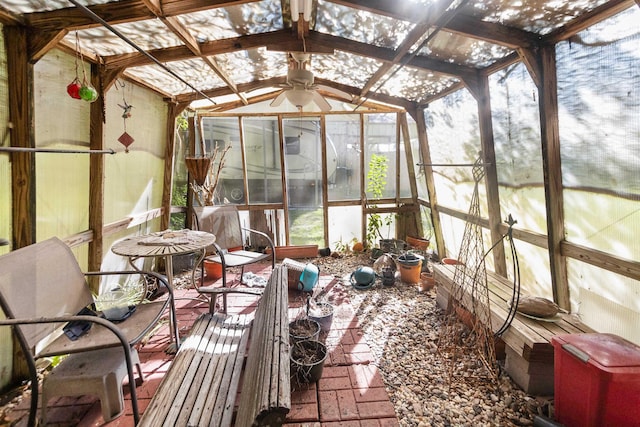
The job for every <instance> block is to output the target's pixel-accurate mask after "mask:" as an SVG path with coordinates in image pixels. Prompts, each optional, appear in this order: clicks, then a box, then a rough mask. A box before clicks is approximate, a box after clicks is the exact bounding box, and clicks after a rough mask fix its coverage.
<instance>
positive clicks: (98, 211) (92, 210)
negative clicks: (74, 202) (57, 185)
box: [87, 64, 105, 293]
mask: <svg viewBox="0 0 640 427" xmlns="http://www.w3.org/2000/svg"><path fill="white" fill-rule="evenodd" d="M91 84H92V85H93V87H95V88H98V93H99V94H100V96H99V97H98V99H97V100H96V101H95V102H93V103H92V104H91V105H90V107H89V147H90V148H91V149H92V150H102V149H103V148H104V120H105V117H104V115H103V112H104V102H105V99H104V97H105V91H104V82H103V80H102V74H101V73H100V71H99V66H98V65H95V64H92V65H91ZM103 226H104V156H103V155H101V154H90V155H89V229H90V230H92V231H93V239H92V240H91V242H89V259H88V261H87V265H88V269H89V271H100V267H101V265H102V254H103V248H102V244H103V238H102V237H103V236H102V232H103ZM89 286H90V287H91V289H92V290H93V291H94V292H96V293H97V292H98V290H99V289H98V286H99V281H98V280H97V279H96V280H91V281H90V282H89Z"/></svg>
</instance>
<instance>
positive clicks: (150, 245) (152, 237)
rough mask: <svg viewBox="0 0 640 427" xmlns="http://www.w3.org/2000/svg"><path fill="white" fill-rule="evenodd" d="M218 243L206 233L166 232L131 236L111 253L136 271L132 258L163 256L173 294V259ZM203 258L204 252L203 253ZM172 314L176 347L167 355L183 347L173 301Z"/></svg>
mask: <svg viewBox="0 0 640 427" xmlns="http://www.w3.org/2000/svg"><path fill="white" fill-rule="evenodd" d="M215 241H216V236H215V235H213V234H211V233H207V232H205V231H194V230H180V231H171V230H165V231H160V232H157V233H151V234H146V235H142V236H134V237H129V238H126V239H124V240H121V241H119V242H116V243H114V245H113V246H112V247H111V251H112V252H113V253H114V254H117V255H122V256H125V257H128V258H129V264H131V266H133V268H135V269H136V270H137V268H136V267H135V266H134V264H133V259H136V258H142V257H163V258H164V260H165V270H166V274H167V282H168V284H169V287H170V288H171V289H170V290H169V291H170V292H171V294H173V256H174V255H180V254H186V253H191V252H196V251H201V250H203V249H204V248H206V247H207V246H211V245H212V244H213V243H214V242H215ZM203 255H204V252H203ZM170 307H171V313H170V316H169V327H170V331H171V337H172V340H175V345H171V344H170V346H169V349H168V350H167V352H174V351H176V350H177V349H178V347H179V346H180V336H179V333H178V323H177V319H176V307H175V302H174V301H173V298H172V301H171V304H170Z"/></svg>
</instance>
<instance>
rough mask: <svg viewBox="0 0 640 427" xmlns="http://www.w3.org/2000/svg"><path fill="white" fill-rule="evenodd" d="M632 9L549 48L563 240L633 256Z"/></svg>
mask: <svg viewBox="0 0 640 427" xmlns="http://www.w3.org/2000/svg"><path fill="white" fill-rule="evenodd" d="M639 21H640V8H637V7H632V8H629V9H627V10H626V11H625V12H622V13H620V14H618V15H616V16H614V17H612V18H610V19H608V20H606V21H604V22H602V23H600V24H597V25H594V26H593V27H590V28H588V29H587V30H584V31H582V32H580V33H579V34H578V37H579V39H577V40H581V41H582V42H581V43H570V42H563V43H559V44H558V45H557V47H556V52H557V66H558V111H559V121H560V141H561V144H560V150H561V153H560V154H561V160H562V184H563V186H564V189H565V190H564V212H565V220H566V227H565V230H566V235H567V239H568V240H570V241H572V242H575V243H578V244H581V245H585V246H588V247H590V248H593V249H597V250H600V251H605V252H610V253H615V254H616V255H618V256H621V257H624V258H628V259H639V258H640V240H638V239H637V236H638V232H639V231H640V226H639V224H640V208H639V204H638V200H639V198H640V174H639V173H638V171H639V170H640V91H638V87H640V73H638V70H639V69H640V54H639V52H640V27H638V22H639Z"/></svg>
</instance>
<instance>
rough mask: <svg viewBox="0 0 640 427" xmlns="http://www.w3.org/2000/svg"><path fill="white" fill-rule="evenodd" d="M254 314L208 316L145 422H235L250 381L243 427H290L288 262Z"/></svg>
mask: <svg viewBox="0 0 640 427" xmlns="http://www.w3.org/2000/svg"><path fill="white" fill-rule="evenodd" d="M227 289H231V288H227ZM222 292H225V293H228V292H229V291H224V290H223V291H222ZM254 314H255V316H254V315H253V313H249V314H240V315H234V316H229V315H226V314H223V313H214V314H211V313H207V314H203V315H202V316H200V317H199V318H198V319H197V320H196V322H195V323H194V325H193V328H192V330H191V333H190V334H189V336H188V337H187V338H186V340H185V341H184V343H183V344H182V345H181V346H180V350H179V351H178V353H177V354H176V356H175V359H174V361H173V362H172V363H171V366H170V368H169V371H168V372H167V374H166V375H165V377H164V379H163V380H162V383H161V384H160V386H159V388H158V390H157V391H156V394H155V395H154V396H153V398H152V400H151V402H150V404H149V406H148V407H147V409H146V410H145V411H144V414H143V416H142V419H141V422H140V424H141V425H143V426H171V427H173V426H176V425H185V426H186V425H189V426H196V425H198V426H199V425H207V426H230V425H232V423H233V412H234V406H235V403H236V395H237V391H238V387H239V384H240V381H241V378H242V391H241V392H240V398H239V403H238V412H237V417H236V418H237V420H236V422H235V425H236V426H251V425H257V426H266V425H268V426H278V425H282V424H283V423H284V420H285V417H286V415H287V413H288V412H289V410H290V408H291V389H290V379H289V371H290V369H289V320H288V289H287V270H286V267H283V266H281V265H278V266H276V268H275V269H274V270H273V273H272V274H271V277H270V278H269V280H268V282H267V285H266V287H265V289H264V292H263V294H262V296H261V298H260V301H259V303H258V308H257V309H256V311H255V313H254ZM247 345H248V347H249V349H248V353H247V354H248V356H247V360H246V365H245V364H244V363H243V362H244V358H245V353H246V352H247ZM243 365H244V367H243Z"/></svg>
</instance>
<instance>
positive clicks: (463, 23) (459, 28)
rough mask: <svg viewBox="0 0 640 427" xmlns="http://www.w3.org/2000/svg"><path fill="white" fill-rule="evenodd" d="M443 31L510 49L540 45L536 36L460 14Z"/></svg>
mask: <svg viewBox="0 0 640 427" xmlns="http://www.w3.org/2000/svg"><path fill="white" fill-rule="evenodd" d="M444 29H445V30H447V31H451V32H452V33H456V34H460V35H461V36H464V37H469V38H473V39H477V40H483V41H485V42H488V43H493V44H498V45H501V46H506V47H509V48H512V49H516V48H518V47H529V46H535V45H537V44H538V43H540V37H539V36H538V35H537V34H534V33H530V32H528V31H523V30H519V29H517V28H512V27H506V26H504V25H500V24H496V23H493V22H486V21H481V20H479V19H476V18H473V17H471V16H466V15H462V14H460V15H457V16H455V17H453V19H451V21H449V22H448V23H447V24H446V25H445V26H444Z"/></svg>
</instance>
